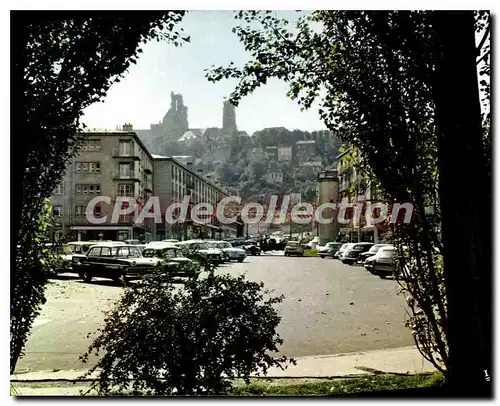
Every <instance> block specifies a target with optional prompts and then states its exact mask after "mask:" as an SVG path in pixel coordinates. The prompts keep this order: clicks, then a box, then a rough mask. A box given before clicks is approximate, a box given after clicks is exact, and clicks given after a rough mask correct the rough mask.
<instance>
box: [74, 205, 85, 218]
mask: <svg viewBox="0 0 500 406" xmlns="http://www.w3.org/2000/svg"><path fill="white" fill-rule="evenodd" d="M75 215H76V216H77V217H83V216H85V206H76V207H75Z"/></svg>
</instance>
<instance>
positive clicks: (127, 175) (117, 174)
mask: <svg viewBox="0 0 500 406" xmlns="http://www.w3.org/2000/svg"><path fill="white" fill-rule="evenodd" d="M113 180H133V181H134V182H140V181H141V179H140V178H139V174H138V173H136V172H135V171H126V172H121V171H113Z"/></svg>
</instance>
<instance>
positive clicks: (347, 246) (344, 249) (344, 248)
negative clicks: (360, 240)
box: [336, 243, 356, 261]
mask: <svg viewBox="0 0 500 406" xmlns="http://www.w3.org/2000/svg"><path fill="white" fill-rule="evenodd" d="M355 245H356V244H355V243H346V244H344V245H342V247H340V249H339V252H338V253H337V254H336V256H337V258H338V259H340V260H341V261H342V260H343V259H344V258H346V256H347V253H348V252H349V250H350V249H352V248H354V246H355Z"/></svg>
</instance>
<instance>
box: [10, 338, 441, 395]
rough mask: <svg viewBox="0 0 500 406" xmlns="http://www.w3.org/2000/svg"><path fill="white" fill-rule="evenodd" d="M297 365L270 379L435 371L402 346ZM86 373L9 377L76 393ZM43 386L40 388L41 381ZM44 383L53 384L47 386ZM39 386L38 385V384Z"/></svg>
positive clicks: (26, 389) (46, 391) (22, 384)
mask: <svg viewBox="0 0 500 406" xmlns="http://www.w3.org/2000/svg"><path fill="white" fill-rule="evenodd" d="M296 361H297V365H295V366H293V365H291V366H289V367H288V368H287V369H285V370H284V371H282V370H280V369H278V368H271V369H270V370H269V372H268V375H267V377H269V378H290V379H297V378H349V377H357V376H363V375H367V374H379V373H392V374H417V373H423V372H434V371H435V369H434V367H433V366H432V364H430V363H429V362H428V361H426V360H425V359H424V358H423V357H422V356H421V355H420V353H419V352H418V350H417V349H416V348H415V347H402V348H394V349H389V350H381V351H365V352H359V353H349V354H335V355H324V356H312V357H301V358H297V359H296ZM84 373H85V371H84V370H80V371H76V370H71V371H58V372H52V371H37V372H29V373H25V374H18V375H16V374H14V375H11V376H10V380H11V383H12V384H13V385H14V387H15V388H16V389H15V390H16V391H17V394H18V396H79V395H80V390H85V389H86V388H87V387H88V383H87V382H84V381H78V378H79V377H80V376H82V375H83V374H84ZM42 383H43V384H44V387H41V384H42ZM47 383H49V384H51V385H53V386H51V387H47ZM37 386H38V387H37Z"/></svg>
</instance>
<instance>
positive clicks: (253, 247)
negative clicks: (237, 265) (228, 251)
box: [242, 240, 261, 255]
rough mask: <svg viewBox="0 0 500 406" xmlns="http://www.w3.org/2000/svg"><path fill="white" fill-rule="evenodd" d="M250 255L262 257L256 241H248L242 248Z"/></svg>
mask: <svg viewBox="0 0 500 406" xmlns="http://www.w3.org/2000/svg"><path fill="white" fill-rule="evenodd" d="M242 248H243V249H244V250H245V251H246V252H247V254H248V255H260V252H261V250H260V248H259V247H258V246H257V242H256V241H254V240H247V241H245V244H244V245H243V247H242Z"/></svg>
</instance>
